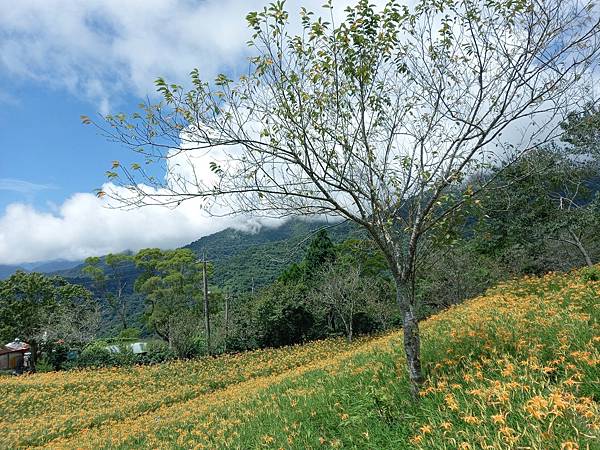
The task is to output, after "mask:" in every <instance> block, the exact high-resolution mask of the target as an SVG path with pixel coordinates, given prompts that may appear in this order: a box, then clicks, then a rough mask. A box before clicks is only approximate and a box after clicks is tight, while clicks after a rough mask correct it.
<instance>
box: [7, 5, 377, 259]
mask: <svg viewBox="0 0 600 450" xmlns="http://www.w3.org/2000/svg"><path fill="white" fill-rule="evenodd" d="M267 3H268V1H267V0H265V1H253V2H248V1H247V0H204V1H200V2H198V1H192V0H129V1H127V2H123V1H121V0H79V1H69V2H65V1H62V0H28V1H19V2H11V5H10V8H8V7H5V8H3V9H2V13H1V14H0V71H2V72H3V79H4V80H8V81H9V82H10V83H13V82H14V83H18V82H23V83H30V82H33V83H39V85H40V86H42V87H44V88H54V89H59V90H64V91H66V92H68V93H69V94H70V95H74V96H77V97H79V98H84V99H86V100H88V101H90V102H92V103H93V105H94V106H95V107H96V108H97V109H98V111H99V112H101V113H107V112H109V111H113V112H114V109H115V105H118V106H119V107H122V106H127V105H123V104H122V101H121V100H120V98H121V97H122V96H123V95H124V94H125V93H132V94H133V95H136V96H140V97H143V96H146V95H148V94H150V95H151V94H152V93H153V92H154V86H153V80H154V79H155V78H156V77H157V76H163V77H165V78H166V79H167V80H169V81H174V82H185V80H186V79H187V77H188V74H189V72H190V71H191V70H192V69H193V68H196V67H197V68H198V69H199V70H200V73H201V76H202V77H204V78H211V77H213V76H215V75H216V74H217V73H218V72H220V71H229V72H232V71H233V72H235V70H236V67H237V68H244V67H245V64H246V63H245V56H246V54H247V51H248V50H247V47H246V41H247V40H248V38H249V35H250V33H249V31H248V29H247V26H246V22H245V16H246V14H247V12H248V11H251V10H256V9H261V8H262V7H263V5H265V4H267ZM322 3H323V1H322V0H290V1H288V3H287V8H288V10H289V11H290V12H292V13H293V12H296V11H298V9H299V7H300V5H303V6H306V7H307V8H308V9H312V10H314V11H319V9H320V6H321V5H322ZM352 3H355V1H354V0H336V1H335V2H334V4H335V7H336V14H337V15H338V19H339V18H340V17H341V16H343V14H344V13H343V10H344V8H345V6H347V5H348V4H352ZM377 3H381V1H378V2H377ZM8 100H11V98H9V97H7V96H6V95H5V94H2V92H0V102H7V101H8ZM131 106H133V105H131ZM8 181H10V180H8ZM14 181H15V180H12V182H9V183H8V184H6V182H7V180H4V181H3V182H4V183H5V186H4V189H8V188H12V190H15V188H18V189H24V188H26V187H27V186H26V185H24V184H22V183H21V184H20V185H19V184H18V183H17V184H15V183H14ZM11 186H12V187H11ZM0 188H2V187H1V185H0ZM28 188H30V190H29V191H30V192H31V189H36V186H35V185H29V186H28ZM106 189H107V190H110V186H108V187H107V188H106ZM264 223H268V224H276V223H280V222H277V221H269V222H265V221H264V220H261V221H260V222H258V221H257V220H256V219H249V218H247V217H246V218H244V217H241V218H240V217H235V218H234V217H226V218H214V217H209V216H208V215H207V214H206V213H202V212H201V210H200V208H199V203H198V202H194V201H187V202H184V203H183V204H182V205H181V206H180V207H178V208H177V209H174V210H172V209H166V208H160V207H155V208H150V207H148V208H142V209H137V210H129V211H124V210H115V209H109V208H106V200H103V199H98V198H96V197H95V196H94V195H92V194H87V193H75V194H73V195H71V196H70V197H69V198H68V199H66V200H65V201H64V202H63V203H62V204H60V205H53V206H52V207H51V208H50V212H44V211H40V210H38V209H36V208H35V207H33V206H31V205H29V204H26V203H13V204H10V205H9V206H7V208H6V210H5V211H4V213H3V214H1V215H0V264H19V263H25V262H31V261H39V260H46V259H56V258H64V259H71V260H72V259H81V258H84V257H87V256H90V255H100V254H105V253H108V252H115V251H122V250H125V249H131V250H137V249H139V248H143V247H150V246H159V247H163V248H169V247H175V246H179V245H182V244H185V243H187V242H190V241H192V240H194V239H198V238H199V237H201V236H203V235H206V234H210V233H213V232H216V231H219V230H222V229H224V228H227V227H229V226H235V227H238V228H240V227H248V228H256V225H257V224H264Z"/></svg>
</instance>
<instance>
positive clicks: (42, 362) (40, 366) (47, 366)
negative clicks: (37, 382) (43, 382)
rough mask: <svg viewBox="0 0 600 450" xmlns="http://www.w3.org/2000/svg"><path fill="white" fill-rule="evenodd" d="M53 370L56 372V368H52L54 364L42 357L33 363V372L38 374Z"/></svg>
mask: <svg viewBox="0 0 600 450" xmlns="http://www.w3.org/2000/svg"><path fill="white" fill-rule="evenodd" d="M54 370H56V368H55V367H54V364H52V363H51V362H50V361H49V360H48V359H47V358H46V357H44V356H42V357H41V358H38V360H37V362H36V363H35V371H36V372H38V373H46V372H53V371H54Z"/></svg>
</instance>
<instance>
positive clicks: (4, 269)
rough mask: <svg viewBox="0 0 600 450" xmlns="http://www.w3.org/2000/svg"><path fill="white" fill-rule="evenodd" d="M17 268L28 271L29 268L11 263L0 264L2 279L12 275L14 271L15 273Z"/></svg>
mask: <svg viewBox="0 0 600 450" xmlns="http://www.w3.org/2000/svg"><path fill="white" fill-rule="evenodd" d="M17 270H25V271H26V272H27V270H26V269H25V268H23V267H21V266H9V265H4V264H0V280H5V279H6V278H8V277H10V276H11V275H12V274H13V273H15V272H16V271H17Z"/></svg>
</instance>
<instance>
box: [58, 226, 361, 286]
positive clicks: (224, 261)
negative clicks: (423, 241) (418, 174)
mask: <svg viewBox="0 0 600 450" xmlns="http://www.w3.org/2000/svg"><path fill="white" fill-rule="evenodd" d="M323 227H328V228H327V229H328V232H329V235H330V237H331V239H332V240H333V241H334V242H339V241H342V240H344V239H346V238H347V237H349V236H350V235H352V234H354V233H358V232H357V231H356V227H355V226H353V225H351V224H349V223H346V222H340V223H338V224H333V225H332V224H327V223H326V222H318V221H310V222H309V221H305V220H300V219H290V220H288V221H286V222H285V223H283V224H282V225H280V226H278V227H266V226H265V227H262V228H261V229H260V230H258V231H257V232H247V231H240V230H235V229H233V228H227V229H226V230H223V231H220V232H218V233H214V234H211V235H209V236H205V237H202V238H200V239H198V240H197V241H194V242H192V243H190V244H188V245H186V246H184V247H183V248H189V249H191V250H192V251H194V253H196V254H197V255H198V258H201V257H202V256H203V254H204V252H205V253H206V257H207V259H208V260H209V261H210V262H211V263H212V264H213V267H214V270H213V276H212V277H211V280H210V283H211V284H212V285H215V286H219V287H224V286H227V287H229V288H231V289H233V290H236V291H238V292H248V291H250V290H252V289H253V288H254V289H258V288H260V287H263V286H265V285H267V284H269V283H271V282H273V281H274V280H275V279H276V278H277V277H278V276H279V274H280V273H281V272H282V271H283V270H284V269H285V268H286V267H287V266H289V265H290V264H292V263H293V262H298V261H300V260H301V259H302V257H303V256H304V252H305V250H306V247H307V246H308V244H309V242H310V240H311V238H312V236H313V235H314V233H315V232H316V231H317V230H319V229H321V228H323ZM83 267H84V264H80V265H78V266H75V267H72V268H69V269H66V270H59V271H55V272H52V274H53V275H59V276H62V277H64V278H66V279H68V280H69V281H70V282H72V283H77V284H82V285H84V286H86V287H88V288H89V287H91V283H90V280H89V278H87V277H86V276H85V275H84V274H83V272H82V269H83ZM123 270H124V272H125V278H126V279H127V285H126V289H125V290H126V293H128V294H129V293H132V292H133V284H134V281H135V279H136V278H137V276H138V271H137V269H136V267H135V265H134V264H133V263H131V264H130V265H127V266H125V267H124V268H123Z"/></svg>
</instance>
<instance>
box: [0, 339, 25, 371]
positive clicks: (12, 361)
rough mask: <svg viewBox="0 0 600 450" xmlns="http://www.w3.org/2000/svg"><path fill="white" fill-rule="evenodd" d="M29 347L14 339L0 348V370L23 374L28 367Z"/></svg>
mask: <svg viewBox="0 0 600 450" xmlns="http://www.w3.org/2000/svg"><path fill="white" fill-rule="evenodd" d="M30 356H31V353H30V346H29V344H28V343H27V342H23V341H21V340H19V339H15V340H14V341H13V342H10V343H8V344H6V345H5V346H4V347H2V348H0V370H13V371H16V372H19V373H20V372H23V370H24V369H27V368H28V367H29V357H30Z"/></svg>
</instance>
